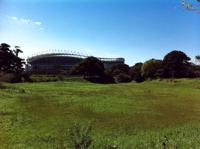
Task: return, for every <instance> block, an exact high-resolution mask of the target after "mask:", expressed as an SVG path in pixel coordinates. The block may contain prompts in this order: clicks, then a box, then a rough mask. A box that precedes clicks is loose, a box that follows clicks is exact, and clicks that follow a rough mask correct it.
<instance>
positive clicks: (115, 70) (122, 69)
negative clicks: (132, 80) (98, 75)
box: [109, 64, 130, 76]
mask: <svg viewBox="0 0 200 149" xmlns="http://www.w3.org/2000/svg"><path fill="white" fill-rule="evenodd" d="M129 70H130V67H129V66H128V65H126V64H116V65H113V66H112V67H111V69H110V72H109V73H110V74H111V75H112V76H117V75H119V74H121V73H124V74H128V73H129Z"/></svg>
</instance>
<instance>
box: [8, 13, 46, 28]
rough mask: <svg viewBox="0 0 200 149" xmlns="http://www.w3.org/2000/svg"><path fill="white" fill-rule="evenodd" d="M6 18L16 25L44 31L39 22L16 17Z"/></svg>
mask: <svg viewBox="0 0 200 149" xmlns="http://www.w3.org/2000/svg"><path fill="white" fill-rule="evenodd" d="M8 18H9V19H10V20H12V21H13V22H15V23H17V24H20V25H32V26H37V27H38V28H39V29H40V30H44V28H43V27H42V22H40V21H34V20H31V19H27V18H18V17H16V16H8Z"/></svg>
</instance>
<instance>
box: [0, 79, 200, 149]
mask: <svg viewBox="0 0 200 149" xmlns="http://www.w3.org/2000/svg"><path fill="white" fill-rule="evenodd" d="M6 86H7V88H6V89H1V90H0V97H1V99H0V148H16V149H23V148H24V149H27V148H33V149H35V148H41V149H44V148H62V145H63V144H66V143H67V138H66V136H67V135H66V133H67V130H68V128H69V127H71V126H72V125H73V124H74V123H79V124H81V125H86V124H87V123H88V122H90V123H91V124H92V128H93V129H92V136H93V145H92V148H103V149H104V148H108V147H105V146H106V144H111V145H113V146H118V148H122V149H123V148H141V149H143V148H152V149H154V148H187V149H188V148H199V147H200V139H199V138H200V80H199V79H191V80H189V79H180V80H156V81H147V82H144V83H140V84H137V83H127V84H111V85H108V84H107V85H103V84H92V83H88V82H78V81H76V82H70V80H68V81H66V82H48V83H19V84H6Z"/></svg>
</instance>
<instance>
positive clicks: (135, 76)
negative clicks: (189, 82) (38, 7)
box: [0, 43, 200, 83]
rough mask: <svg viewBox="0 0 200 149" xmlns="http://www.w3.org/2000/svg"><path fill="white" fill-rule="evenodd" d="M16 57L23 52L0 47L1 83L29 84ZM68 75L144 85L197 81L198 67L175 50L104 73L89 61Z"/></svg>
mask: <svg viewBox="0 0 200 149" xmlns="http://www.w3.org/2000/svg"><path fill="white" fill-rule="evenodd" d="M19 53H22V50H21V49H20V47H18V46H16V47H15V48H14V49H11V48H10V45H8V44H6V43H2V44H1V45H0V81H2V80H4V81H5V80H9V82H20V81H22V80H26V81H30V77H29V75H30V74H28V73H27V72H25V71H24V65H25V61H24V59H21V58H20V57H19ZM199 58H200V56H196V60H198V61H199V62H200V59H199ZM70 75H79V76H83V78H84V79H86V80H89V81H91V82H97V83H116V82H117V83H120V82H131V81H136V82H143V81H145V80H147V79H157V78H195V77H200V65H196V64H194V63H192V62H191V58H190V57H188V56H187V55H186V54H185V53H184V52H182V51H176V50H174V51H171V52H169V53H168V54H166V55H165V56H164V58H163V59H162V60H158V59H150V60H147V61H146V62H144V63H142V62H138V63H136V64H135V65H133V66H131V67H130V66H128V65H127V64H122V63H119V64H116V65H113V66H112V67H111V68H109V69H105V68H104V64H103V63H102V62H101V61H100V60H99V59H98V58H96V57H88V58H86V59H84V60H83V61H81V62H80V63H78V64H76V65H75V66H74V67H73V68H72V69H71V71H70Z"/></svg>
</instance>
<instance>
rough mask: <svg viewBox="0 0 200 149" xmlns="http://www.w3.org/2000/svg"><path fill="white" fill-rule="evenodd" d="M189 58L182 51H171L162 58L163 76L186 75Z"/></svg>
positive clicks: (178, 76) (179, 76) (177, 76)
mask: <svg viewBox="0 0 200 149" xmlns="http://www.w3.org/2000/svg"><path fill="white" fill-rule="evenodd" d="M189 61H190V58H189V57H188V56H187V55H186V54H185V53H184V52H182V51H176V50H175V51H171V52H169V53H168V54H167V55H166V56H165V57H164V59H163V67H164V75H165V77H172V78H181V77H188V76H187V72H188V67H189V66H190V63H189Z"/></svg>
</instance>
